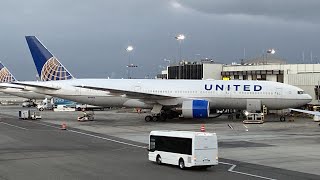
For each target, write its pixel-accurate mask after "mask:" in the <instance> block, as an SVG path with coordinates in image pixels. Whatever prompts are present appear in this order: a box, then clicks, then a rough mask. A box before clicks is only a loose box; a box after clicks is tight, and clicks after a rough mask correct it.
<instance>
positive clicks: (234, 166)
mask: <svg viewBox="0 0 320 180" xmlns="http://www.w3.org/2000/svg"><path fill="white" fill-rule="evenodd" d="M219 164H224V165H230V166H231V167H230V168H229V169H228V171H229V172H233V173H237V174H242V175H246V176H252V177H256V178H260V179H268V180H277V179H273V178H268V177H264V176H258V175H254V174H249V173H244V172H240V171H234V170H233V169H234V168H236V167H237V165H235V164H231V163H226V162H220V161H219Z"/></svg>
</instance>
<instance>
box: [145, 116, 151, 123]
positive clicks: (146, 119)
mask: <svg viewBox="0 0 320 180" xmlns="http://www.w3.org/2000/svg"><path fill="white" fill-rule="evenodd" d="M144 120H145V121H146V122H149V121H151V120H152V116H146V117H145V118H144Z"/></svg>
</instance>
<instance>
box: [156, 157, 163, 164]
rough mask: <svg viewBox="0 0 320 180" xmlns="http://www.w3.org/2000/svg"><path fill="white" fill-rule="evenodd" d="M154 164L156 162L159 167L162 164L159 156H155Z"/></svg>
mask: <svg viewBox="0 0 320 180" xmlns="http://www.w3.org/2000/svg"><path fill="white" fill-rule="evenodd" d="M156 162H157V164H159V165H161V164H162V159H161V156H160V155H158V156H157V158H156Z"/></svg>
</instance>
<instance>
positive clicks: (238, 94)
mask: <svg viewBox="0 0 320 180" xmlns="http://www.w3.org/2000/svg"><path fill="white" fill-rule="evenodd" d="M26 83H29V82H26ZM32 83H33V84H39V85H45V86H48V87H56V88H59V89H58V90H48V89H45V88H35V87H27V89H28V90H32V91H34V92H38V93H43V94H47V95H51V96H54V97H59V98H64V99H69V100H72V101H76V102H80V103H85V104H92V105H97V106H105V107H110V106H116V107H141V108H152V107H153V105H154V104H161V105H164V106H179V105H181V104H182V102H183V101H186V100H190V99H202V100H207V101H209V103H210V108H211V109H246V107H247V100H248V99H258V100H261V104H263V105H266V106H267V107H268V109H285V108H293V107H300V106H303V105H305V104H306V103H308V102H310V101H311V97H310V95H308V94H303V93H301V92H303V90H302V89H300V88H297V87H295V86H291V85H287V84H283V83H277V82H272V81H246V80H230V81H223V80H150V79H73V80H62V81H48V82H32ZM76 86H91V87H99V88H108V89H116V90H122V91H130V92H137V93H142V94H148V95H163V96H167V97H171V98H167V99H165V98H164V99H158V100H154V99H148V98H145V97H142V98H138V97H131V96H129V95H126V93H123V94H121V93H120V94H114V93H110V92H109V91H101V90H93V89H87V88H82V87H76ZM299 92H300V93H299Z"/></svg>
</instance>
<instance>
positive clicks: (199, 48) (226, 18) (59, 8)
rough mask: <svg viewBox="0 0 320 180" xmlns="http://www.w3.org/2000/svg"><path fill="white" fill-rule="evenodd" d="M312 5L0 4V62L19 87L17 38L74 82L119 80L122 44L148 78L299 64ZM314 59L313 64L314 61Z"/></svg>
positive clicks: (17, 0)
mask: <svg viewBox="0 0 320 180" xmlns="http://www.w3.org/2000/svg"><path fill="white" fill-rule="evenodd" d="M318 9H319V3H318V1H315V0H305V1H302V0H301V1H298V0H286V1H284V0H278V1H275V0H268V1H262V0H251V1H250V0H219V1H218V0H179V1H177V0H92V1H73V0H28V1H21V0H2V1H1V6H0V29H1V31H0V32H1V33H0V60H2V61H3V63H4V64H5V65H7V66H8V68H9V69H10V70H11V72H13V73H14V74H15V76H16V77H17V78H18V79H20V80H28V79H29V80H30V79H34V77H35V73H36V71H35V67H34V65H33V62H32V58H31V55H30V52H29V50H28V48H27V45H26V42H25V39H24V36H25V35H36V36H37V37H39V38H40V40H41V41H42V42H43V43H44V44H45V45H46V47H47V48H49V49H50V51H51V52H52V53H54V55H55V56H57V57H58V58H59V60H60V62H61V63H63V64H64V65H65V67H67V68H68V69H69V71H70V72H71V73H72V74H73V75H74V76H75V77H78V78H81V77H90V78H93V77H107V76H109V77H116V78H122V77H126V65H127V63H128V53H127V52H126V51H125V49H126V47H127V46H128V45H132V46H133V47H134V50H133V51H132V52H131V55H130V57H131V60H132V62H133V63H135V64H137V65H138V66H139V68H137V69H135V71H134V72H133V74H134V75H135V77H140V78H143V77H145V76H147V75H149V77H154V75H155V74H157V73H159V72H160V70H162V69H163V66H165V65H167V64H168V62H166V61H164V59H165V58H166V59H170V60H171V62H174V61H176V60H177V58H178V57H179V55H178V54H179V53H178V45H179V44H178V42H177V41H176V40H175V38H174V37H175V36H176V35H177V34H178V33H184V34H185V35H186V39H185V40H184V42H183V43H182V57H183V58H184V59H188V60H190V61H193V60H195V59H196V58H205V57H212V58H215V59H217V60H218V61H220V62H224V63H231V62H232V61H238V60H239V58H241V57H243V48H246V56H247V57H253V56H260V55H261V54H262V53H263V52H264V51H265V49H267V48H270V47H272V48H276V49H277V56H280V57H282V58H285V59H287V60H288V61H289V62H290V63H294V62H299V60H300V57H301V53H302V51H305V54H306V55H305V57H306V59H307V58H308V56H307V54H309V52H310V51H313V56H319V57H320V36H319V35H318V33H319V32H320V26H319V23H318V17H319V15H320V14H319V12H320V11H319V12H318V11H317V10H318ZM319 59H320V58H319Z"/></svg>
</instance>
